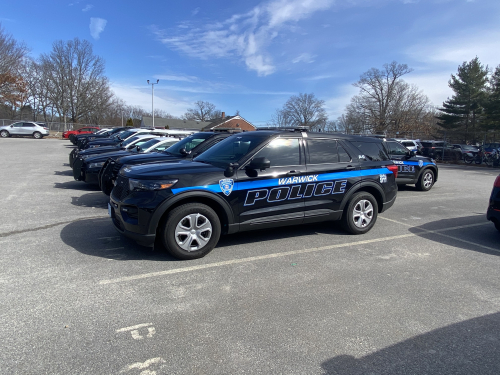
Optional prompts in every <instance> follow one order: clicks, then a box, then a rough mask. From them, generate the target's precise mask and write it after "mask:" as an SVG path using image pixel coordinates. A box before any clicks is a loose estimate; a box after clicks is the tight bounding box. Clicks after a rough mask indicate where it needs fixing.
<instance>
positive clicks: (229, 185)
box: [219, 178, 234, 196]
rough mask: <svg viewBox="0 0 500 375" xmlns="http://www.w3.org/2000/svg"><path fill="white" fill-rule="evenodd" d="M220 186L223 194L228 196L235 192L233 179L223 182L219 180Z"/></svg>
mask: <svg viewBox="0 0 500 375" xmlns="http://www.w3.org/2000/svg"><path fill="white" fill-rule="evenodd" d="M219 186H220V189H221V190H222V192H223V193H224V194H225V195H226V196H228V195H229V194H231V192H232V191H233V186H234V181H233V179H232V178H225V179H223V180H219Z"/></svg>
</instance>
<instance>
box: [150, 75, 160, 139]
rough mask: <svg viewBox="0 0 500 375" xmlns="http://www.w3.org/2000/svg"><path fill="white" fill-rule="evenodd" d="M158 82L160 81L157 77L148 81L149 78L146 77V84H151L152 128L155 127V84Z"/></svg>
mask: <svg viewBox="0 0 500 375" xmlns="http://www.w3.org/2000/svg"><path fill="white" fill-rule="evenodd" d="M158 82H160V80H159V79H157V80H156V82H151V83H149V79H148V85H151V115H152V116H153V129H154V127H155V105H154V100H155V85H157V84H158Z"/></svg>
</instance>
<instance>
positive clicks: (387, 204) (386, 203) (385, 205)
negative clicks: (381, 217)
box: [380, 194, 397, 213]
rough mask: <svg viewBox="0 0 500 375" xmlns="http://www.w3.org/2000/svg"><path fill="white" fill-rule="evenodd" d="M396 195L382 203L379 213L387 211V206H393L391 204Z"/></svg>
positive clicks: (394, 200)
mask: <svg viewBox="0 0 500 375" xmlns="http://www.w3.org/2000/svg"><path fill="white" fill-rule="evenodd" d="M396 197H397V194H396V195H395V196H394V198H392V199H391V200H390V201H388V202H385V203H384V204H383V207H382V210H381V211H380V213H382V212H385V211H387V210H388V209H389V208H391V207H392V206H393V204H394V203H395V202H396Z"/></svg>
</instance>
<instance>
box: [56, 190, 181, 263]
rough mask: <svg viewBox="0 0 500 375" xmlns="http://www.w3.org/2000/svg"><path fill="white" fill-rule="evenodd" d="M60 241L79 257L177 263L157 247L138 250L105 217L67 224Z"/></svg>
mask: <svg viewBox="0 0 500 375" xmlns="http://www.w3.org/2000/svg"><path fill="white" fill-rule="evenodd" d="M101 195H102V194H101ZM61 239H62V241H63V242H64V243H65V244H66V245H68V246H70V247H72V248H73V249H75V250H77V251H79V252H80V253H82V254H87V255H91V256H95V257H101V258H107V259H114V260H124V261H126V260H151V261H178V260H177V259H175V258H173V257H171V256H169V255H168V254H167V253H166V252H165V251H164V250H163V248H161V247H160V246H155V248H154V249H152V248H149V247H144V246H139V245H137V244H136V243H135V242H134V241H132V240H129V239H127V238H126V237H125V236H122V235H120V233H118V232H117V231H116V230H115V228H114V227H113V224H112V223H111V220H110V219H109V218H107V217H104V218H98V219H87V220H79V221H75V222H73V223H70V224H68V225H66V226H65V227H64V228H63V229H62V231H61Z"/></svg>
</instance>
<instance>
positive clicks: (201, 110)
mask: <svg viewBox="0 0 500 375" xmlns="http://www.w3.org/2000/svg"><path fill="white" fill-rule="evenodd" d="M194 105H195V107H194V108H188V110H187V112H186V113H185V114H184V115H183V116H182V118H183V119H185V120H195V121H209V120H213V119H215V118H218V117H220V116H221V112H220V111H219V110H217V109H216V108H215V104H212V103H210V102H204V101H201V100H199V101H197V102H195V103H194Z"/></svg>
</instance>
